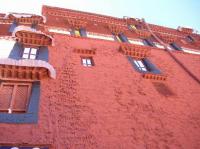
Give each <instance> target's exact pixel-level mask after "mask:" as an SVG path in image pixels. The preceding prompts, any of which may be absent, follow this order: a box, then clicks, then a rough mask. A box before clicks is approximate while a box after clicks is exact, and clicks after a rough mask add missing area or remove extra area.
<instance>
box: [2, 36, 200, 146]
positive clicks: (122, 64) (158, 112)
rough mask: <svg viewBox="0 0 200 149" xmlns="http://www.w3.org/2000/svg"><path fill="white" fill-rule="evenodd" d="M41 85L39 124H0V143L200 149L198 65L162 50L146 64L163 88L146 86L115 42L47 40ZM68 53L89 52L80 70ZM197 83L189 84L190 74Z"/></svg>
mask: <svg viewBox="0 0 200 149" xmlns="http://www.w3.org/2000/svg"><path fill="white" fill-rule="evenodd" d="M54 38H55V46H54V47H52V48H50V52H49V53H50V55H49V57H50V63H51V64H52V65H53V66H54V68H55V69H56V71H57V78H56V79H55V80H53V79H47V80H42V82H41V84H42V85H41V97H40V111H39V121H38V124H20V125H16V124H2V123H1V124H0V134H1V135H0V142H1V143H9V144H15V143H16V144H19V143H21V144H26V143H27V144H51V145H52V148H53V149H54V148H57V149H62V148H65V149H68V148H69V149H80V148H81V149H93V148H94V149H96V148H98V149H113V148H115V149H145V148H150V149H155V148H161V149H164V148H173V149H179V148H180V149H193V148H194V149H197V148H199V147H200V139H199V138H200V134H199V132H200V108H199V107H200V101H199V99H200V83H199V82H198V80H197V79H200V75H199V74H200V67H199V63H200V58H199V56H194V55H190V54H182V53H177V52H174V53H173V55H174V56H175V59H176V60H178V62H179V64H181V63H182V64H183V66H181V65H179V64H177V62H176V61H175V60H174V59H173V58H172V56H170V55H169V54H168V53H167V52H165V51H163V50H159V49H158V50H154V51H152V55H151V57H150V60H151V61H152V62H153V63H154V64H155V65H156V66H158V67H159V68H160V69H161V70H162V71H163V72H165V74H167V75H168V79H167V81H164V82H156V81H152V80H146V79H144V78H142V77H141V74H140V73H138V72H137V71H135V70H134V68H133V67H132V66H131V64H130V63H129V61H128V60H127V58H126V57H125V56H124V55H122V54H121V53H119V52H118V47H119V43H117V42H109V41H100V40H92V39H80V38H71V37H66V36H62V35H54ZM74 48H81V49H91V48H96V54H95V55H92V57H93V59H94V62H95V66H94V67H90V68H88V67H83V66H82V65H81V60H80V56H85V55H83V54H79V53H74V52H73V49H74ZM183 67H186V68H187V69H188V70H187V71H189V72H190V73H192V74H193V75H194V76H196V77H198V78H196V80H195V79H194V76H193V77H192V76H191V74H190V73H188V72H186V71H185V70H184V69H183Z"/></svg>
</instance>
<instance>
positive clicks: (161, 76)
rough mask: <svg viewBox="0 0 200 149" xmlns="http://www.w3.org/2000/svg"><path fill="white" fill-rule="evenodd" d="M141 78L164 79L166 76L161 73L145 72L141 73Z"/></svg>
mask: <svg viewBox="0 0 200 149" xmlns="http://www.w3.org/2000/svg"><path fill="white" fill-rule="evenodd" d="M143 78H145V79H151V80H159V81H166V79H167V76H166V75H162V74H152V73H145V74H143Z"/></svg>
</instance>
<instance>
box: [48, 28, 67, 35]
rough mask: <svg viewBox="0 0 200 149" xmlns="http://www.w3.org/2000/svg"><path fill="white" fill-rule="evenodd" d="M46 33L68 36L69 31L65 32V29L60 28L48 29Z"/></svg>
mask: <svg viewBox="0 0 200 149" xmlns="http://www.w3.org/2000/svg"><path fill="white" fill-rule="evenodd" d="M48 31H49V32H52V33H58V34H65V35H70V31H69V30H65V29H61V28H48Z"/></svg>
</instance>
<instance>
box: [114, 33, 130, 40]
mask: <svg viewBox="0 0 200 149" xmlns="http://www.w3.org/2000/svg"><path fill="white" fill-rule="evenodd" d="M115 40H116V41H119V42H129V41H128V38H127V37H126V36H125V35H124V34H123V33H119V34H118V35H115Z"/></svg>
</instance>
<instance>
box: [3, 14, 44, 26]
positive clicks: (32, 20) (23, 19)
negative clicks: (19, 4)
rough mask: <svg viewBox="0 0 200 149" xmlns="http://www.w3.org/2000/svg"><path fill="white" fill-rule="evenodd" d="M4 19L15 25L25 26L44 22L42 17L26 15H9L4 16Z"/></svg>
mask: <svg viewBox="0 0 200 149" xmlns="http://www.w3.org/2000/svg"><path fill="white" fill-rule="evenodd" d="M5 18H6V19H9V20H12V21H15V22H17V23H25V24H41V23H44V22H45V21H46V19H45V17H43V16H39V15H35V14H28V13H9V14H8V15H6V16H5Z"/></svg>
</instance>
